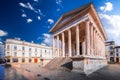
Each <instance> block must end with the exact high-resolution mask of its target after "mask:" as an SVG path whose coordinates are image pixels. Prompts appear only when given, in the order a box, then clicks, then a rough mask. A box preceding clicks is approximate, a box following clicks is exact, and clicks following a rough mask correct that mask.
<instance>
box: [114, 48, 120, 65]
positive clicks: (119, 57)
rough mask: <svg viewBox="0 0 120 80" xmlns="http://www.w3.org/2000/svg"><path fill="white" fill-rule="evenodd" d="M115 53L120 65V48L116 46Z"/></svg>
mask: <svg viewBox="0 0 120 80" xmlns="http://www.w3.org/2000/svg"><path fill="white" fill-rule="evenodd" d="M114 52H115V57H114V60H115V62H116V63H120V46H115V48H114Z"/></svg>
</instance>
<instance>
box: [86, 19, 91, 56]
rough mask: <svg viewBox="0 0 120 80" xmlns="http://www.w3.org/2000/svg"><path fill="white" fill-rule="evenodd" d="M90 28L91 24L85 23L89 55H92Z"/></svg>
mask: <svg viewBox="0 0 120 80" xmlns="http://www.w3.org/2000/svg"><path fill="white" fill-rule="evenodd" d="M89 27H90V22H89V21H88V20H87V21H86V22H85V28H86V48H87V51H86V53H87V55H90V28H89Z"/></svg>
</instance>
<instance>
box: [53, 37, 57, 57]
mask: <svg viewBox="0 0 120 80" xmlns="http://www.w3.org/2000/svg"><path fill="white" fill-rule="evenodd" d="M52 56H53V57H56V56H55V39H54V36H53V51H52Z"/></svg>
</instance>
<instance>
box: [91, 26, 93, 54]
mask: <svg viewBox="0 0 120 80" xmlns="http://www.w3.org/2000/svg"><path fill="white" fill-rule="evenodd" d="M91 55H93V25H92V26H91Z"/></svg>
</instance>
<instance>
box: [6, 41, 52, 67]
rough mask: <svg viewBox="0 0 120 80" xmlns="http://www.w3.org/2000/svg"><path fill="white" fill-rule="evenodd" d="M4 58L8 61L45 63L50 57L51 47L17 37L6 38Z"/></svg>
mask: <svg viewBox="0 0 120 80" xmlns="http://www.w3.org/2000/svg"><path fill="white" fill-rule="evenodd" d="M5 58H6V60H7V61H8V62H10V63H25V64H26V63H41V64H43V65H45V64H47V63H48V62H49V61H50V60H51V59H52V47H48V46H45V45H40V44H35V43H33V42H26V41H21V40H17V39H7V40H6V42H5Z"/></svg>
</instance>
